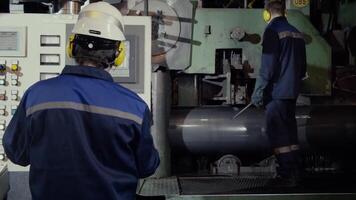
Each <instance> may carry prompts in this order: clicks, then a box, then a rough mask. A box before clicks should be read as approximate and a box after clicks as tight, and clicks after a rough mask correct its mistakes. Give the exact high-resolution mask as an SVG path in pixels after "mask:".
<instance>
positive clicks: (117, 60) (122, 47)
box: [114, 41, 126, 66]
mask: <svg viewBox="0 0 356 200" xmlns="http://www.w3.org/2000/svg"><path fill="white" fill-rule="evenodd" d="M117 51H118V52H119V55H118V56H117V57H116V58H115V61H114V65H115V66H120V65H121V64H122V63H123V62H124V60H125V56H126V47H125V44H124V42H123V41H121V42H120V45H119V48H118V49H117Z"/></svg>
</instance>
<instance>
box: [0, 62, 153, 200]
mask: <svg viewBox="0 0 356 200" xmlns="http://www.w3.org/2000/svg"><path fill="white" fill-rule="evenodd" d="M110 78H111V77H110V76H109V75H108V74H107V73H106V72H104V71H103V70H98V69H96V68H92V67H81V66H70V67H66V68H65V70H64V72H63V74H62V75H60V76H59V77H57V78H54V79H50V80H46V81H42V82H39V83H37V84H35V85H34V86H32V87H31V88H30V89H29V90H28V91H27V92H26V95H25V97H24V101H23V102H22V104H24V105H20V108H23V109H22V110H21V109H19V111H18V114H17V115H20V114H21V112H25V115H26V119H25V122H24V123H23V124H22V125H25V127H26V128H27V129H28V130H29V131H27V132H26V133H25V134H28V135H27V138H25V139H23V140H25V142H24V143H26V144H25V145H21V146H19V147H17V149H16V150H14V149H15V148H13V147H12V148H11V147H10V146H11V144H8V145H6V144H5V145H6V146H8V147H9V148H7V152H8V154H9V155H10V156H13V159H15V161H16V159H18V161H19V164H23V165H26V164H31V168H30V186H31V192H32V196H33V199H34V200H42V199H43V200H48V199H51V200H55V199H66V200H69V199H73V200H74V199H93V200H94V199H105V200H111V199H112V200H118V199H133V198H134V197H133V194H134V193H135V190H136V186H137V179H138V178H139V177H146V176H149V175H151V174H153V173H154V171H155V169H156V167H157V166H158V164H159V158H158V154H157V152H156V150H155V149H154V148H153V143H152V137H151V135H150V132H149V128H150V125H151V118H150V112H149V110H148V108H147V106H146V104H145V103H144V102H143V101H142V100H141V99H140V98H139V97H138V96H137V95H136V94H134V93H133V92H131V91H129V90H127V89H125V88H123V87H121V86H119V85H117V84H115V83H114V82H112V80H110ZM15 118H16V115H15ZM19 119H21V117H20V118H19ZM19 124H20V123H19V122H16V120H15V121H14V122H12V123H10V127H9V128H8V130H9V133H8V134H7V135H8V136H7V139H6V138H5V142H6V141H7V142H8V143H11V141H12V140H13V139H14V138H15V137H11V136H15V135H16V134H19V133H20V132H21V134H24V133H23V131H21V130H19V129H21V128H19V127H18V125H19ZM26 140H27V141H26ZM6 146H5V147H6ZM21 148H22V149H21ZM19 151H25V152H24V153H23V154H22V155H19V154H21V153H20V152H19ZM26 151H28V152H26ZM10 156H9V157H10ZM16 157H17V158H16Z"/></svg>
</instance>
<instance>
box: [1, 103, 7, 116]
mask: <svg viewBox="0 0 356 200" xmlns="http://www.w3.org/2000/svg"><path fill="white" fill-rule="evenodd" d="M5 114H6V106H5V105H0V115H2V116H5Z"/></svg>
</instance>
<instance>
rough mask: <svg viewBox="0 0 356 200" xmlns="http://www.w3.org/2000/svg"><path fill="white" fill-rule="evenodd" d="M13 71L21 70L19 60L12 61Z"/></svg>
mask: <svg viewBox="0 0 356 200" xmlns="http://www.w3.org/2000/svg"><path fill="white" fill-rule="evenodd" d="M11 70H12V71H18V70H19V62H18V61H17V60H14V61H12V63H11Z"/></svg>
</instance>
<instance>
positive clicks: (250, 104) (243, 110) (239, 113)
mask: <svg viewBox="0 0 356 200" xmlns="http://www.w3.org/2000/svg"><path fill="white" fill-rule="evenodd" d="M250 106H252V103H249V104H248V105H247V106H246V107H245V108H243V109H242V110H241V111H240V112H238V113H237V114H236V115H235V116H234V117H233V118H232V119H236V118H237V117H238V116H240V115H241V114H242V113H243V112H245V110H247V108H249V107H250Z"/></svg>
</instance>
